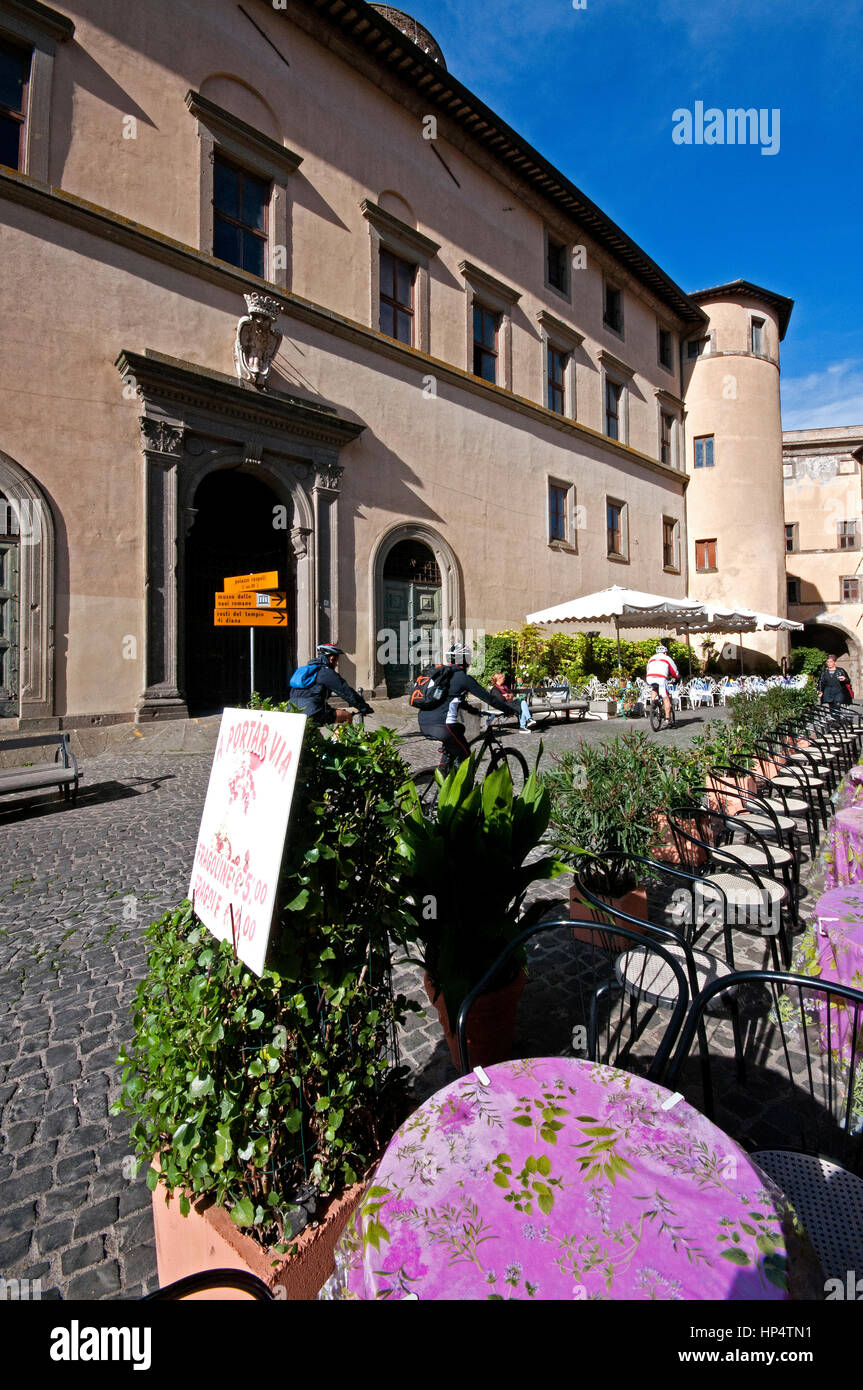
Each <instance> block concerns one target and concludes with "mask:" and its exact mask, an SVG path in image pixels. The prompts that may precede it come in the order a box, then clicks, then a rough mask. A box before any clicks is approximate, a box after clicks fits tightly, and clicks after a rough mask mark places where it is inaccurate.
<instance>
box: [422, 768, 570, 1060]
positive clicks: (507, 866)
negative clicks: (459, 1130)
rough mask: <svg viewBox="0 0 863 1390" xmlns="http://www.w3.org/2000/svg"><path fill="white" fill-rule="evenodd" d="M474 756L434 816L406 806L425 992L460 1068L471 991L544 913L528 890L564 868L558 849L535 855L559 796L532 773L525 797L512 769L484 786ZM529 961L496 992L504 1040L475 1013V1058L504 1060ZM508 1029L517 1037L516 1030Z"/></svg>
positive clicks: (447, 782)
mask: <svg viewBox="0 0 863 1390" xmlns="http://www.w3.org/2000/svg"><path fill="white" fill-rule="evenodd" d="M476 767H477V764H476V759H475V757H471V758H469V759H467V760H466V761H465V762H463V763H462V764H461V766H460V767H459V768H457V769H456V770H455V771H453V772H451V773H450V775H449V776H448V777H447V778H446V779H441V786H440V792H439V796H438V803H437V808H436V812H435V814H434V815H424V814H423V810H422V807H421V806H420V803H419V800H418V798H417V797H416V794H415V793H413V795H411V796H410V798H409V800H408V802H406V814H405V819H404V822H403V825H402V829H401V833H400V835H399V841H398V855H399V874H400V881H401V885H402V888H403V890H405V891H407V892H408V893H409V894H410V896H411V898H412V899H413V902H414V905H415V912H416V917H417V922H418V927H417V932H418V940H419V943H420V946H421V948H422V961H421V963H422V964H423V966H424V967H425V972H426V989H427V992H428V995H429V998H430V1000H431V1001H432V1003H434V1004H435V1006H436V1007H437V1009H438V1015H439V1018H440V1020H441V1024H442V1026H443V1028H444V1033H445V1035H446V1037H447V1040H448V1042H449V1046H450V1051H451V1054H452V1057H453V1061H454V1063H455V1064H456V1066H457V1065H458V1053H457V1048H456V1043H455V1037H454V1034H455V1028H456V1021H457V1018H458V1012H459V1009H460V1007H461V1004H462V1002H463V1000H464V999H465V997H466V995H467V994H468V993H469V992H470V990H471V989H473V987H474V986H475V985H476V984H478V983H479V981H480V980H481V979H482V977H483V975H484V974H485V973H486V971H487V970H488V968H489V966H491V965H492V964H493V963H494V961H495V960H496V958H497V957H498V956H499V955H500V953H501V952H502V951H503V950H504V949H505V947H506V946H507V945H509V943H510V942H511V941H513V940H514V938H515V937H516V936H517V935H518V934H519V932H520V931H522V930H523V929H524V928H525V927H526V926H527V925H529V924H530V923H531V922H532V921H534V920H535V919H536V918H537V917H538V915H539V914H540V913H541V911H542V909H543V907H544V906H545V905H544V904H543V903H536V904H534V905H533V906H532V907H529V908H527V909H526V910H525V908H524V902H525V897H526V895H527V892H528V889H529V888H530V887H531V885H532V884H534V883H537V882H539V881H541V880H546V879H551V878H554V877H555V876H556V875H557V874H559V873H563V872H564V871H565V868H566V866H565V865H564V864H562V863H561V862H559V861H558V860H557V859H556V858H555V857H554V856H552V855H544V856H541V857H539V858H536V857H534V855H535V851H536V850H537V849H538V847H539V846H540V844H541V842H542V840H543V837H544V835H545V833H546V830H547V829H548V823H549V815H550V811H551V798H550V796H549V793H548V791H547V790H546V789H545V788H544V787H542V786H541V785H540V783H539V782H538V780H537V777H536V774H535V773H532V774H531V776H530V777H529V778H528V780H527V782H526V783H525V785H524V789H523V791H522V792H521V794H520V795H516V794H515V793H514V791H513V786H512V779H511V777H510V774H509V771H508V769H507V768H506V766H503V767H500V768H498V769H496V770H495V771H493V772H490V773H489V774H488V776H487V777H486V778H485V780H484V781H483V782H482V783H481V784H478V783H477V780H476ZM523 962H524V957H523V956H522V958H521V959H520V960H516V961H515V963H514V968H513V976H512V978H511V979H510V980H508V981H506V982H504V983H503V987H502V988H501V989H499V990H496V991H495V992H494V996H493V997H490V999H491V1002H490V1005H489V1008H488V1010H487V1013H488V1016H489V1021H490V1022H494V1023H496V1024H499V1025H500V1028H499V1030H498V1036H496V1037H494V1038H489V1039H484V1038H482V1037H480V1036H479V1032H478V1028H479V1025H478V1023H477V1017H478V1015H479V1014H480V1013H481V1012H482V1010H481V1009H472V1010H471V1019H470V1029H471V1031H470V1033H469V1043H470V1048H471V1057H472V1058H475V1059H476V1060H477V1062H479V1063H482V1064H488V1063H491V1062H493V1061H500V1060H503V1058H505V1057H506V1056H507V1055H508V1052H509V1048H510V1046H511V1042H512V1029H513V1027H514V1022H515V1010H516V1007H517V1004H518V997H519V995H520V993H521V989H522V988H523V984H524V979H523ZM507 1031H508V1032H509V1036H507Z"/></svg>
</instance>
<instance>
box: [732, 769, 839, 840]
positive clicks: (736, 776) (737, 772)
mask: <svg viewBox="0 0 863 1390" xmlns="http://www.w3.org/2000/svg"><path fill="white" fill-rule="evenodd" d="M710 775H711V777H715V778H716V779H717V781H719V782H721V783H723V784H726V785H730V786H733V787H734V789H735V792H736V794H737V795H738V796H739V797H740V798H741V800H744V801H747V802H748V800H749V799H750V798H753V797H754V798H757V800H758V802H759V803H762V802H763V803H764V805H765V806H766V807H767V808H768V811H769V812H770V813H771V814H772V815H773V816H775V817H776V823H778V825H779V828H780V830H781V832H782V834H783V836H786V837H787V838H785V839H784V840H783V843H784V844H785V845H786V848H788V849H791V847H792V843H793V842H796V841H797V840H799V829H798V824H797V822H798V820H801V819H802V820H803V821H804V822H805V825H806V834H807V837H808V840H809V852H810V854H811V856H812V858H813V859H814V858H815V855H816V854H817V852H818V833H817V823H816V821H815V818H814V816H813V815H812V811H811V807H810V805H809V802H808V800H807V799H806V798H804V797H802V796H799V797H795V796H789V795H787V794H786V793H785V792H784V791H783V790H782V789H781V788H777V787H773V786H771V784H770V782H769V781H768V779H767V778H766V777H765V776H764V775H763V774H762V773H761V772H759V771H758V770H757V769H756V768H754V767H751V768H750V767H742V766H741V765H740V764H739V763H715V764H714V766H713V767H711V769H710ZM753 788H754V790H753ZM761 814H762V811H761V810H760V809H758V808H756V815H761ZM739 818H740V819H741V820H746V819H747V818H748V812H746V813H743V814H741V815H740V817H739ZM755 827H756V829H758V828H759V826H758V822H757V820H756V822H755ZM792 832H793V834H792ZM767 833H768V832H767V828H766V827H765V828H764V829H763V830H762V834H767Z"/></svg>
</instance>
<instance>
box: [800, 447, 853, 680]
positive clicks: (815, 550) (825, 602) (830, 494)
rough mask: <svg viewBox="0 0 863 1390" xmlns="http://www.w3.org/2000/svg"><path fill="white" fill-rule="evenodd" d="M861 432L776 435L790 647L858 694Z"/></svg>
mask: <svg viewBox="0 0 863 1390" xmlns="http://www.w3.org/2000/svg"><path fill="white" fill-rule="evenodd" d="M861 469H863V426H857V427H856V428H853V427H852V428H844V427H834V428H828V429H813V430H786V431H785V433H784V435H783V436H782V485H783V488H784V492H785V531H784V537H783V539H784V544H785V550H786V555H785V565H786V582H787V589H788V594H787V597H788V616H789V617H790V618H795V619H796V621H797V622H799V623H803V624H804V630H803V632H802V633H801V634H799V635H796V636H795V643H798V644H799V645H801V646H809V647H820V648H821V649H822V650H823V651H827V652H832V654H833V655H834V656H837V657H839V658H840V660H841V661H842V664H843V665H844V666H845V667H846V668H847V670H848V673H849V675H850V676H851V683H852V685H853V686H854V688H855V691H859V690H860V689H861V688H863V660H861V654H863V653H861V636H863V494H861Z"/></svg>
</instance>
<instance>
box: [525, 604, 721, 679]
mask: <svg viewBox="0 0 863 1390" xmlns="http://www.w3.org/2000/svg"><path fill="white" fill-rule="evenodd" d="M706 616H707V610H706V609H705V607H704V604H703V603H699V602H698V601H697V599H691V598H664V597H663V596H662V594H646V593H643V592H642V591H641V590H640V589H623V588H621V586H620V585H619V584H613V585H612V586H611V588H610V589H600V590H599V591H598V592H597V593H595V594H586V595H585V597H584V598H577V599H573V600H571V601H570V602H569V603H558V604H557V605H556V606H555V607H554V608H543V609H541V610H540V611H539V612H538V613H528V615H527V619H526V621H527V622H528V623H531V624H533V623H536V624H541V623H590V624H593V623H614V631H615V635H616V637H617V665H618V668H619V667H620V665H621V660H620V629H621V628H622V627H624V628H626V627H655V628H660V629H665V628H671V627H676V626H677V624H678V623H685V622H687V621H690V622H696V621H697V620H698V619H699V618H700V617H701V618H706Z"/></svg>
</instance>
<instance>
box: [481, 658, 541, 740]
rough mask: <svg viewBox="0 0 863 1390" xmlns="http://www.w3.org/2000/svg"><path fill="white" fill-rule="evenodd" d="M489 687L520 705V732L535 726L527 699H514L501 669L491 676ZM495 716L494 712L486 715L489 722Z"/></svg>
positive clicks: (512, 703) (510, 701) (513, 703)
mask: <svg viewBox="0 0 863 1390" xmlns="http://www.w3.org/2000/svg"><path fill="white" fill-rule="evenodd" d="M489 689H490V690H494V691H495V692H496V693H497V694H498V695H500V696H502V698H503V699H504V700H507V701H508V702H509V703H510V704H511V705H513V706H514V705H515V704H516V703H518V704H519V705H520V707H521V709H520V713H519V718H518V727H519V729H520V730H521V732H522V733H524V731H525V729H534V728H536V720H534V719H531V717H530V706H529V705H528V703H527V700H519V701H516V697H515V695H514V694H513V692H512V690H511V689H510V687H509V686H508V685H507V683H506V676H505V675H504V673H503V671H496V672H495V674H494V675H493V676H492V678H491V685H490V686H489ZM512 712H513V714H515V712H516V711H515V709H513V711H512ZM496 718H497V715H496V714H490V715H489V717H488V720H489V724H490V723H491V721H492V719H496Z"/></svg>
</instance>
